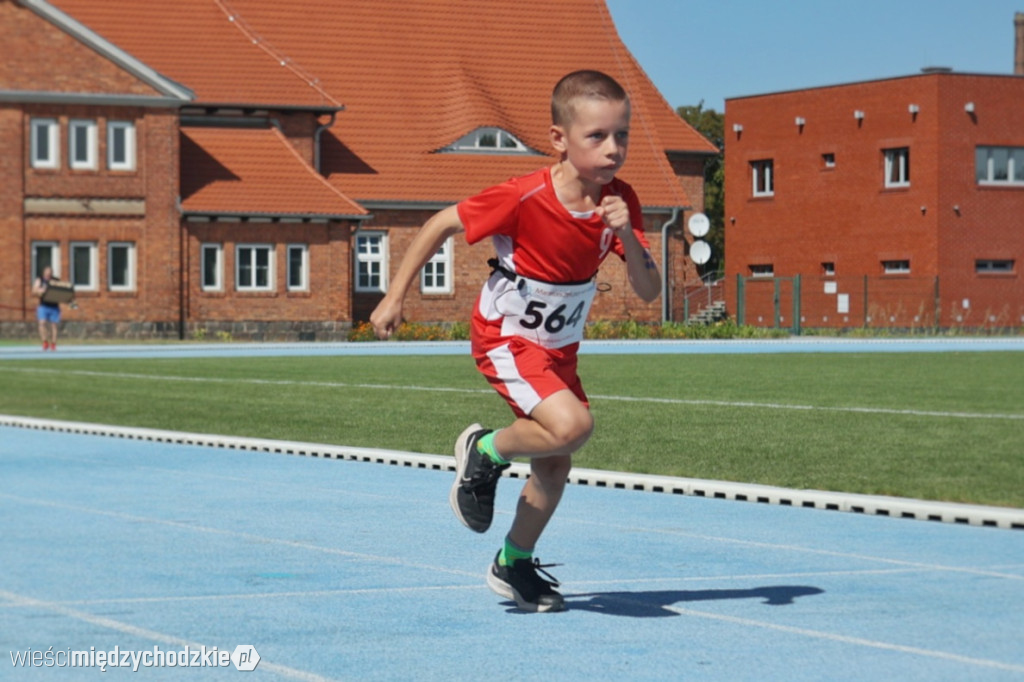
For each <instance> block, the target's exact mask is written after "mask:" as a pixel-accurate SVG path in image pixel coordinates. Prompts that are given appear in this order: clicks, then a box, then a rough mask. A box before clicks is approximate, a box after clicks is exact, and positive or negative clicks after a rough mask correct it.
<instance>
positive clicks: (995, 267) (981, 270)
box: [974, 258, 1014, 275]
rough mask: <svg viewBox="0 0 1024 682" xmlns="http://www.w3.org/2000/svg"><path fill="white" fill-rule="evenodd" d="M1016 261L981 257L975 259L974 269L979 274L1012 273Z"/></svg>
mask: <svg viewBox="0 0 1024 682" xmlns="http://www.w3.org/2000/svg"><path fill="white" fill-rule="evenodd" d="M1013 265H1014V261H1013V260H1012V259H1007V260H996V259H989V258H979V259H978V260H976V261H974V271H975V272H976V273H978V274H1006V275H1008V274H1012V273H1013Z"/></svg>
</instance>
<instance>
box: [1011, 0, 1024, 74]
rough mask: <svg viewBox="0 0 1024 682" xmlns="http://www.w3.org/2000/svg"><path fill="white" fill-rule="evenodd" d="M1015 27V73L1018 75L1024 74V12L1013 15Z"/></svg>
mask: <svg viewBox="0 0 1024 682" xmlns="http://www.w3.org/2000/svg"><path fill="white" fill-rule="evenodd" d="M1013 24H1014V27H1015V28H1016V29H1017V42H1016V44H1015V46H1014V47H1015V49H1014V59H1013V73H1014V75H1017V76H1024V12H1017V14H1015V15H1014V17H1013Z"/></svg>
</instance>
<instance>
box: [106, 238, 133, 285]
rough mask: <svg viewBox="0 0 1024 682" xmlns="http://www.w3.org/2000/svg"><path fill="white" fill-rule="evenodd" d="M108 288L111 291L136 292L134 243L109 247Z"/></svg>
mask: <svg viewBox="0 0 1024 682" xmlns="http://www.w3.org/2000/svg"><path fill="white" fill-rule="evenodd" d="M107 287H108V288H109V289H110V290H111V291H134V290H135V244H133V243H132V242H110V244H108V245H107Z"/></svg>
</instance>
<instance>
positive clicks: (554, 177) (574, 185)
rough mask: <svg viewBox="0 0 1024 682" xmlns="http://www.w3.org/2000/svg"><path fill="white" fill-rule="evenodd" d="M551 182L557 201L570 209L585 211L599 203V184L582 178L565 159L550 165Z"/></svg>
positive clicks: (579, 211)
mask: <svg viewBox="0 0 1024 682" xmlns="http://www.w3.org/2000/svg"><path fill="white" fill-rule="evenodd" d="M551 183H552V185H553V186H554V190H555V196H557V197H558V201H560V202H561V203H562V205H563V206H565V207H566V208H567V209H568V210H570V211H576V212H578V213H587V212H589V211H593V210H594V209H595V208H597V206H598V204H600V203H601V185H597V184H594V183H589V182H586V181H585V180H583V179H582V178H581V177H580V176H579V173H577V172H576V169H575V168H574V167H573V165H572V164H571V163H569V162H567V161H560V162H558V163H556V164H555V165H554V166H552V167H551Z"/></svg>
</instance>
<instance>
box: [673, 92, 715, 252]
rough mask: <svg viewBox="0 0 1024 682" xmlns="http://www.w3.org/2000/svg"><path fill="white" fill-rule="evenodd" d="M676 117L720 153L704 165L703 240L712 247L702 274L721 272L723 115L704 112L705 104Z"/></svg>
mask: <svg viewBox="0 0 1024 682" xmlns="http://www.w3.org/2000/svg"><path fill="white" fill-rule="evenodd" d="M676 113H677V114H678V115H679V117H680V118H682V119H683V120H684V121H686V122H687V123H689V124H690V125H691V126H693V128H694V129H695V130H696V131H697V132H698V133H700V134H701V135H703V136H704V137H706V138H707V139H708V141H709V142H711V144H713V145H715V146H716V147H718V150H719V151H718V154H716V155H715V156H712V157H710V158H708V160H707V163H706V164H705V165H704V213H705V214H706V215H707V216H708V218H709V219H710V221H711V230H710V232H709V233H708V235H707V236H706V237H704V240H705V241H707V242H708V243H709V244H711V260H710V261H709V262H708V264H707V265H706V266H705V271H706V272H712V271H720V270H721V269H722V267H723V266H724V264H725V114H722V113H719V112H717V111H715V110H714V109H705V108H704V100H701V101H700V103H699V104H697V105H696V106H686V107H678V108H677V109H676Z"/></svg>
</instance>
